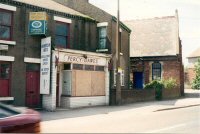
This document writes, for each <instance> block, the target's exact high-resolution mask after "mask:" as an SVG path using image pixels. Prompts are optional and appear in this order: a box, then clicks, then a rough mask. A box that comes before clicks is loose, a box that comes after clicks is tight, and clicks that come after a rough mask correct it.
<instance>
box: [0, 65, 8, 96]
mask: <svg viewBox="0 0 200 134" xmlns="http://www.w3.org/2000/svg"><path fill="white" fill-rule="evenodd" d="M9 85H10V63H7V62H0V97H9V95H10V92H9V87H10V86H9Z"/></svg>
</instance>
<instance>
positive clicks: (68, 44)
mask: <svg viewBox="0 0 200 134" xmlns="http://www.w3.org/2000/svg"><path fill="white" fill-rule="evenodd" d="M55 23H56V24H57V23H58V24H65V25H66V26H67V28H68V34H67V36H63V35H57V34H56V25H55V40H56V37H57V36H61V37H66V41H67V44H66V47H63V46H62V45H58V44H56V42H55V47H57V48H70V23H66V22H62V21H55Z"/></svg>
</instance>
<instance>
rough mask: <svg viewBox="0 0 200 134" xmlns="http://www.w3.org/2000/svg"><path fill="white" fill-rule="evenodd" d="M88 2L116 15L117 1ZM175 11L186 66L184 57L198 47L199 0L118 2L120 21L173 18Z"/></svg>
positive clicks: (131, 0) (129, 0)
mask: <svg viewBox="0 0 200 134" xmlns="http://www.w3.org/2000/svg"><path fill="white" fill-rule="evenodd" d="M89 2H90V3H92V4H94V5H95V6H97V7H99V8H101V9H103V10H105V11H106V12H108V13H110V14H112V15H115V16H116V14H117V0H89ZM176 9H177V10H178V15H179V32H180V33H179V35H180V38H181V40H182V45H183V61H184V64H185V65H186V66H187V59H186V57H187V56H188V55H189V54H190V53H192V52H193V51H194V50H195V49H197V48H198V47H200V0H120V20H121V21H125V20H134V19H143V18H154V17H162V16H174V15H175V10H176ZM132 34H134V32H133V33H132Z"/></svg>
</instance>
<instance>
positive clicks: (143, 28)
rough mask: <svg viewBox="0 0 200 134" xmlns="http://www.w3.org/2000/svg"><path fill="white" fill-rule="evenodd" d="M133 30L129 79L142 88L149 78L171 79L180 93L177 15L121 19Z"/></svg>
mask: <svg viewBox="0 0 200 134" xmlns="http://www.w3.org/2000/svg"><path fill="white" fill-rule="evenodd" d="M125 24H127V26H128V27H130V28H131V29H133V30H134V34H132V35H131V41H130V59H131V81H132V83H133V84H132V86H133V88H135V89H143V88H144V85H145V84H147V83H149V82H151V81H153V80H163V79H169V78H174V79H175V80H176V81H177V84H178V87H179V88H178V89H177V90H179V95H180V93H182V94H183V92H184V89H183V88H184V87H183V84H184V81H183V80H184V78H183V64H182V47H181V41H180V39H179V23H178V14H177V12H176V15H175V16H166V17H161V18H152V19H141V20H133V21H127V22H125Z"/></svg>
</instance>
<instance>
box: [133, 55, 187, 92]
mask: <svg viewBox="0 0 200 134" xmlns="http://www.w3.org/2000/svg"><path fill="white" fill-rule="evenodd" d="M156 61H159V58H157V60H156ZM152 63H153V61H134V62H132V63H131V65H132V68H131V71H132V73H133V72H144V84H147V83H149V82H151V81H152ZM160 63H161V65H162V69H161V70H162V74H161V77H162V79H169V78H174V79H175V80H176V81H177V84H178V87H179V90H181V88H182V87H181V85H183V84H184V83H183V81H182V79H184V78H182V77H183V76H182V65H181V63H180V61H178V60H175V59H174V60H170V61H167V60H161V61H160ZM133 79H135V78H134V76H133Z"/></svg>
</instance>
